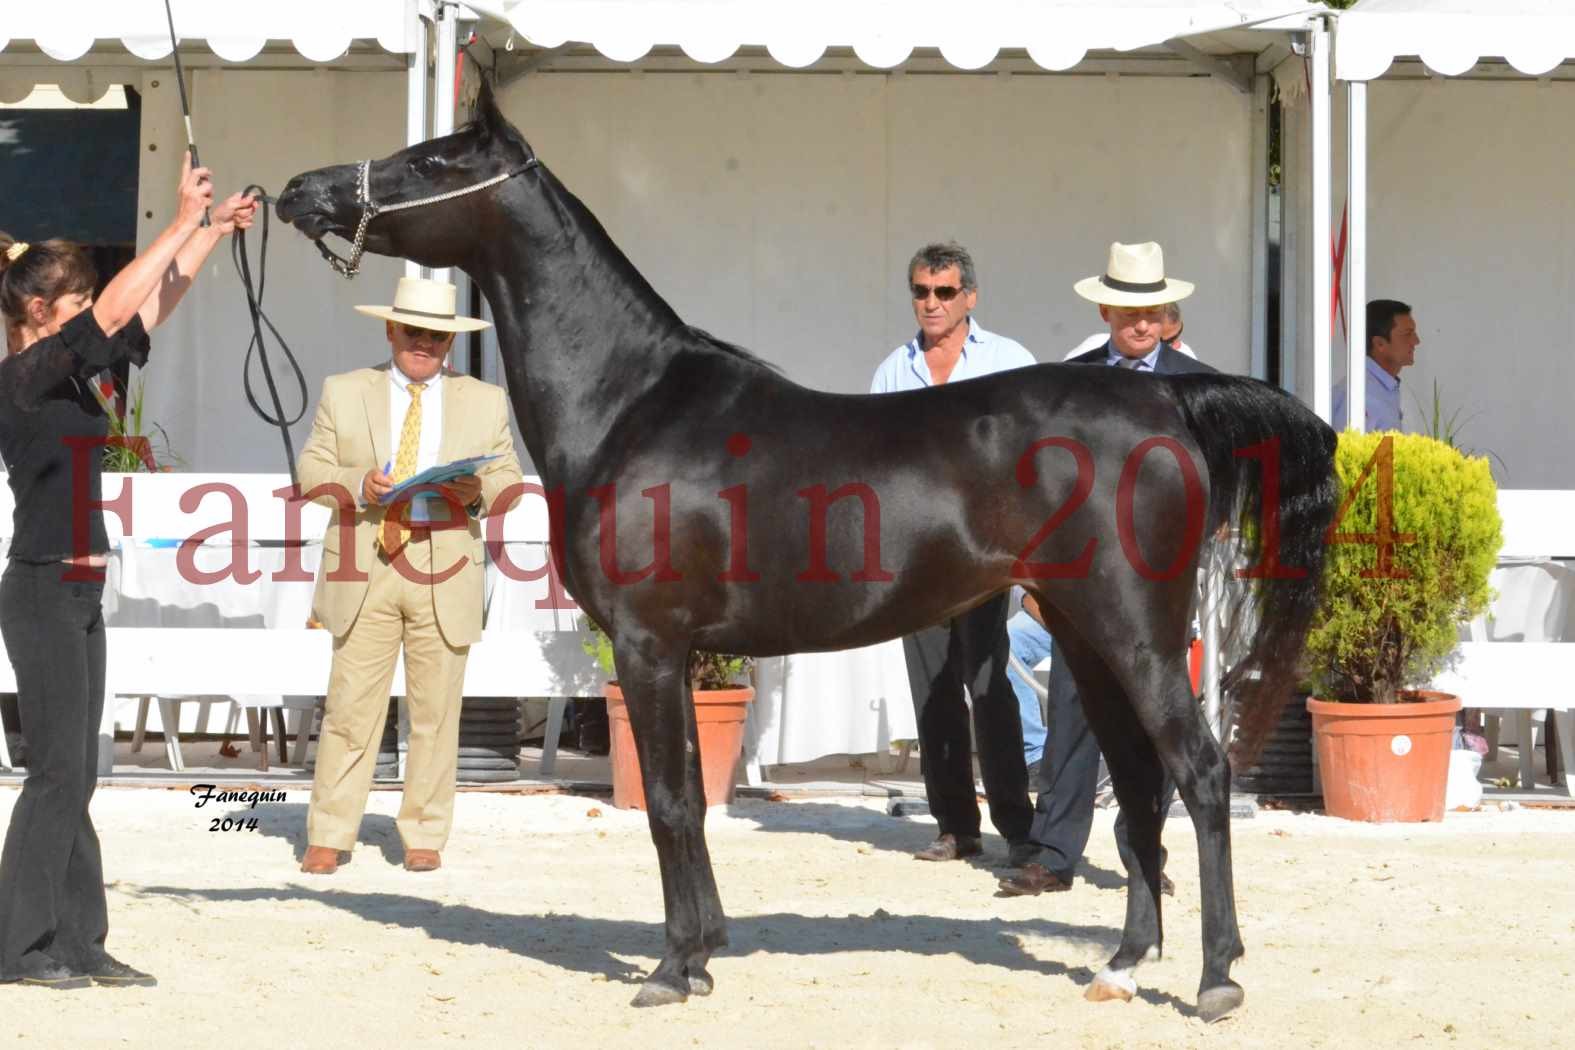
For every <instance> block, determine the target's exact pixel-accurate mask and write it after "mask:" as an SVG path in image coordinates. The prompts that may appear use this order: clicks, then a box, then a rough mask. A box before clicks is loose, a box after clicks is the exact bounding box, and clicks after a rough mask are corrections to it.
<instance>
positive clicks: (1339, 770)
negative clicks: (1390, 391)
mask: <svg viewBox="0 0 1575 1050" xmlns="http://www.w3.org/2000/svg"><path fill="white" fill-rule="evenodd" d="M1335 469H1336V472H1337V473H1338V475H1339V481H1340V487H1341V490H1342V493H1343V496H1342V500H1341V504H1340V510H1339V512H1338V514H1337V515H1336V519H1335V523H1334V526H1333V528H1332V529H1331V530H1330V547H1329V551H1328V556H1327V561H1326V569H1325V576H1324V592H1323V599H1322V605H1321V607H1320V609H1319V611H1318V615H1317V616H1316V617H1315V619H1314V622H1313V627H1312V630H1311V632H1310V633H1309V635H1308V638H1307V649H1306V656H1305V659H1306V661H1307V664H1306V670H1307V675H1308V678H1309V679H1310V680H1311V682H1312V684H1313V687H1314V695H1313V698H1311V699H1309V700H1308V701H1307V707H1308V710H1309V711H1311V712H1312V716H1313V735H1314V739H1315V741H1316V745H1317V748H1318V761H1319V766H1320V768H1321V772H1322V779H1323V791H1324V808H1325V810H1326V811H1327V812H1329V813H1330V814H1332V815H1334V816H1340V817H1345V818H1347V819H1352V820H1368V821H1407V820H1409V821H1416V820H1441V819H1442V818H1443V810H1444V786H1445V783H1446V781H1447V779H1448V769H1449V749H1450V742H1451V738H1452V736H1453V731H1454V720H1455V713H1456V712H1457V711H1458V710H1459V709H1460V699H1459V698H1458V697H1453V696H1448V695H1447V694H1443V693H1435V692H1429V691H1427V690H1425V689H1423V688H1422V687H1424V686H1425V685H1427V684H1428V683H1429V682H1430V681H1431V680H1432V677H1433V675H1434V674H1435V673H1437V671H1438V670H1439V669H1440V668H1441V667H1442V666H1443V664H1444V662H1445V660H1447V659H1448V657H1449V655H1450V654H1451V653H1452V652H1453V651H1454V650H1455V647H1456V645H1457V644H1458V642H1459V637H1460V624H1461V623H1463V622H1464V621H1467V620H1469V619H1471V618H1472V617H1475V616H1477V615H1479V614H1480V613H1481V612H1482V611H1483V610H1484V609H1486V608H1487V605H1488V602H1489V601H1490V600H1491V598H1492V590H1491V588H1489V587H1488V574H1489V573H1490V572H1491V571H1492V570H1493V565H1494V561H1495V559H1496V557H1497V554H1498V549H1499V546H1500V544H1501V543H1502V531H1501V524H1502V523H1501V522H1500V520H1499V514H1498V489H1497V486H1496V485H1495V484H1494V482H1493V475H1492V472H1491V470H1490V469H1489V465H1488V461H1487V459H1485V458H1483V457H1477V456H1467V455H1464V454H1463V453H1461V452H1460V451H1458V450H1457V449H1454V448H1451V447H1450V446H1449V445H1448V444H1446V443H1444V442H1442V441H1438V440H1435V439H1433V438H1430V437H1426V436H1423V435H1420V434H1394V433H1378V434H1358V433H1355V432H1353V431H1348V432H1346V433H1344V434H1342V435H1340V443H1339V447H1338V449H1337V450H1336V453H1335Z"/></svg>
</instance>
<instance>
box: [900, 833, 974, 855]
mask: <svg viewBox="0 0 1575 1050" xmlns="http://www.w3.org/2000/svg"><path fill="white" fill-rule="evenodd" d="M983 851H984V842H983V840H981V839H980V838H979V836H978V835H953V834H951V833H950V832H948V833H947V834H945V835H942V836H941V837H940V838H938V839H936V840H935V841H934V842H932V843H930V844H929V845H928V846H925V847H924V848H923V849H921V850H920V851H919V852H917V853H915V854H914V855H913V859H914V860H962V859H963V858H964V857H972V856H974V855H975V854H977V853H981V852H983Z"/></svg>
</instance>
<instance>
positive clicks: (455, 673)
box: [296, 277, 523, 875]
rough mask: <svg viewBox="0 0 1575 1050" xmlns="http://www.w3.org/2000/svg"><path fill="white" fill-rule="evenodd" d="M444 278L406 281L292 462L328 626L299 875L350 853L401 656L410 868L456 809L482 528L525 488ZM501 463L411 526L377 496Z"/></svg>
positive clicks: (331, 381) (496, 398)
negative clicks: (326, 515) (327, 515)
mask: <svg viewBox="0 0 1575 1050" xmlns="http://www.w3.org/2000/svg"><path fill="white" fill-rule="evenodd" d="M454 303H455V289H454V286H453V285H452V284H448V283H446V282H442V281H430V280H424V279H421V278H414V277H406V278H403V279H401V280H400V282H399V287H398V289H397V291H396V293H395V295H394V302H393V304H392V305H390V306H357V307H356V310H358V311H360V312H361V313H364V314H367V315H369V316H371V317H377V318H380V319H382V321H383V328H384V334H385V335H386V336H387V338H388V342H389V346H390V348H391V349H392V355H391V359H390V361H389V362H388V363H386V364H383V365H380V366H378V367H377V368H362V369H357V370H356V371H354V372H347V373H344V374H342V375H336V376H329V377H328V379H327V380H325V381H324V383H323V392H322V397H321V398H320V399H319V401H318V406H317V417H316V420H315V421H314V422H313V424H312V434H311V437H310V438H308V439H307V442H306V447H305V448H303V449H302V450H301V456H300V459H299V461H298V462H297V464H296V468H297V473H298V475H299V478H300V483H301V491H302V493H303V494H304V495H305V496H307V497H308V498H311V499H314V500H317V501H319V502H323V503H327V504H329V505H330V506H332V507H333V508H334V515H333V519H332V521H331V522H330V524H329V527H328V531H327V533H326V535H325V536H324V537H323V563H322V567H321V569H320V570H319V572H318V577H317V590H316V592H315V594H314V596H313V600H312V613H313V617H314V619H316V620H317V621H318V622H320V623H321V624H322V626H324V627H326V628H327V629H328V630H330V631H332V632H333V635H334V660H333V670H332V671H331V672H330V676H329V681H328V696H327V701H326V704H325V712H324V715H323V726H322V730H321V732H320V734H319V743H318V748H317V771H316V774H315V776H314V778H313V781H312V801H311V806H310V807H309V809H308V811H307V819H306V829H307V844H308V845H307V850H306V857H305V860H304V862H303V863H302V865H301V870H302V871H304V872H307V873H308V874H316V875H331V874H333V872H334V871H335V869H336V868H337V867H338V865H339V864H340V863H341V861H342V860H345V859H348V857H347V854H348V852H349V851H350V850H351V849H353V848H354V846H355V841H356V835H357V832H358V831H359V830H360V826H361V816H362V813H363V812H364V810H365V808H366V798H367V792H368V791H369V790H370V788H371V784H372V772H373V767H374V764H375V763H376V759H377V745H378V741H379V740H380V738H381V737H382V732H383V722H384V720H385V718H386V717H387V713H388V691H389V687H390V685H391V684H392V681H393V677H394V663H395V660H397V659H398V657H399V652H400V649H401V648H403V649H404V653H405V681H406V693H405V696H406V701H407V703H408V705H409V709H410V737H409V754H408V761H407V763H406V773H405V787H404V798H403V801H402V803H401V806H400V810H399V817H398V819H397V820H396V824H397V826H398V828H399V835H400V838H401V839H402V840H403V841H404V845H405V862H404V863H405V868H406V869H407V870H410V871H431V870H432V869H434V868H437V867H439V866H440V865H441V863H442V860H441V850H442V849H443V846H444V845H445V844H446V843H447V841H448V835H449V829H450V826H451V824H452V820H453V812H454V781H455V772H456V766H457V762H458V748H459V708H460V695H461V688H462V686H463V684H464V679H465V659H466V656H467V655H468V653H469V651H470V645H471V643H472V642H475V641H477V640H478V639H480V637H481V619H482V615H481V614H482V579H483V557H482V543H481V526H480V524H479V521H478V519H479V518H480V517H482V516H484V515H485V514H486V513H488V511H489V509H490V508H492V507H496V506H499V503H498V497H499V496H500V494H502V493H503V491H504V490H505V489H507V488H508V487H509V486H510V485H514V484H517V483H519V482H521V481H523V478H522V476H521V474H520V467H519V461H518V459H517V458H516V457H515V455H514V438H513V435H512V434H511V433H510V430H509V409H508V399H507V396H506V395H505V394H504V392H503V389H502V388H501V387H497V386H494V385H492V384H490V383H483V382H481V381H480V380H477V379H473V378H471V377H469V376H465V375H459V374H456V373H454V372H451V371H448V370H447V369H446V368H445V367H444V364H445V361H446V360H447V358H448V354H449V351H450V349H452V347H453V344H454V334H455V333H456V332H472V331H477V330H479V329H482V328H486V327H487V326H488V322H486V321H480V320H476V319H475V318H471V317H463V316H459V315H458V314H456V313H455V308H454ZM481 455H492V456H495V457H497V458H495V459H492V460H490V461H489V462H486V463H484V464H482V465H481V466H480V467H479V468H478V470H477V472H476V473H474V474H466V475H464V476H461V477H458V478H454V479H452V480H451V481H449V482H447V483H445V484H444V485H442V486H441V489H442V493H443V496H444V498H443V499H442V500H441V501H433V502H434V503H436V504H437V506H436V508H435V511H436V513H435V517H436V519H437V520H434V521H431V522H428V523H424V524H415V523H412V521H411V520H410V515H409V507H410V503H409V502H408V501H401V500H395V501H394V502H393V503H391V504H390V505H389V506H387V507H384V506H383V505H382V504H381V503H380V502H379V501H380V500H381V499H382V498H383V497H384V496H386V495H387V494H388V493H389V491H390V490H391V489H392V488H393V487H394V486H395V485H397V484H398V483H400V482H402V481H404V480H405V479H407V478H409V477H411V476H412V475H414V474H416V473H419V472H420V471H423V470H426V469H428V468H430V467H433V466H437V465H440V464H444V463H449V462H452V461H454V460H457V459H462V458H467V457H471V456H481Z"/></svg>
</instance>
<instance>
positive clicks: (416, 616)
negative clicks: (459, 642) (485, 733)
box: [306, 538, 470, 850]
mask: <svg viewBox="0 0 1575 1050" xmlns="http://www.w3.org/2000/svg"><path fill="white" fill-rule="evenodd" d="M430 542H431V541H430V540H429V539H423V540H416V539H414V538H412V540H411V541H410V547H411V548H414V547H416V546H417V545H418V544H420V545H423V546H425V545H427V544H430ZM407 550H408V548H407ZM409 553H410V555H411V560H412V562H414V563H416V564H418V565H423V566H426V565H430V564H431V558H430V552H429V551H419V552H418V551H415V550H409ZM422 555H426V557H422ZM368 576H369V581H368V585H367V594H366V604H364V605H363V606H362V607H361V613H360V615H359V616H357V617H356V621H355V624H354V625H353V626H352V627H351V628H350V630H349V631H347V632H346V633H345V634H344V635H343V636H342V637H339V638H335V639H334V662H333V670H332V672H331V673H330V675H329V679H328V699H327V702H326V704H325V709H324V714H323V727H322V730H321V732H320V734H319V737H318V745H317V772H316V775H315V776H314V778H313V780H312V802H311V806H310V807H309V808H308V810H307V815H306V839H307V842H308V843H309V844H310V845H313V846H327V847H329V848H332V849H338V850H349V849H352V848H353V847H354V846H355V842H356V835H357V833H358V832H359V831H360V828H361V817H362V814H363V813H365V811H366V797H367V792H369V791H370V790H371V788H372V773H373V770H374V767H375V766H376V763H377V747H378V742H379V741H380V740H381V739H382V735H383V723H384V721H385V720H386V718H387V715H388V691H389V688H390V686H391V685H392V683H393V679H394V661H395V660H397V659H398V658H399V650H400V647H401V646H403V647H404V651H405V691H406V692H405V699H406V703H407V705H408V707H409V711H410V737H409V740H408V745H409V751H408V753H407V758H406V763H405V790H404V798H403V801H402V802H401V804H400V807H399V817H398V819H397V821H396V824H397V826H398V828H399V837H400V838H401V839H402V840H403V841H404V844H405V848H406V849H407V850H409V849H437V850H440V849H442V848H443V846H444V845H445V844H446V843H447V842H448V835H449V829H450V828H451V826H452V825H453V820H454V781H455V773H456V768H457V765H458V761H459V707H460V697H461V692H462V690H463V687H464V683H465V659H466V657H467V656H468V655H469V653H470V647H469V646H468V645H466V646H458V647H455V646H451V645H449V644H448V643H447V642H446V641H444V639H443V634H442V632H441V631H440V630H439V629H438V622H437V613H436V610H435V609H434V608H433V605H432V587H431V586H430V585H429V584H426V583H417V582H415V581H412V580H410V579H407V578H406V577H405V576H404V575H403V574H401V573H400V572H399V571H398V570H397V569H395V568H394V567H393V566H392V565H390V564H389V563H388V562H387V561H386V560H385V559H384V558H382V557H381V556H378V557H376V558H374V559H373V564H372V565H371V567H370V568H369V569H368Z"/></svg>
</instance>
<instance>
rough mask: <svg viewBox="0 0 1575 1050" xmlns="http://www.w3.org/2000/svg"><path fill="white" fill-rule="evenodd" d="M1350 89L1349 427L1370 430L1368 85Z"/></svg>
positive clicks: (1347, 182)
mask: <svg viewBox="0 0 1575 1050" xmlns="http://www.w3.org/2000/svg"><path fill="white" fill-rule="evenodd" d="M1345 87H1346V109H1347V114H1346V121H1347V124H1348V127H1349V132H1350V139H1351V141H1350V144H1349V146H1348V147H1347V152H1346V177H1345V185H1346V199H1347V201H1348V202H1349V205H1350V209H1351V225H1350V240H1349V241H1348V242H1347V244H1346V247H1345V257H1346V259H1347V260H1349V264H1350V272H1349V274H1348V275H1347V282H1348V283H1347V286H1346V295H1345V309H1346V313H1347V314H1348V315H1349V316H1350V328H1349V331H1350V333H1351V339H1350V345H1349V346H1348V347H1347V349H1346V366H1345V376H1346V379H1345V393H1346V398H1345V404H1346V411H1345V415H1346V420H1347V422H1346V426H1348V427H1350V428H1351V429H1352V430H1366V429H1367V81H1365V80H1353V81H1351V82H1350V83H1348V84H1346V85H1345Z"/></svg>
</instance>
